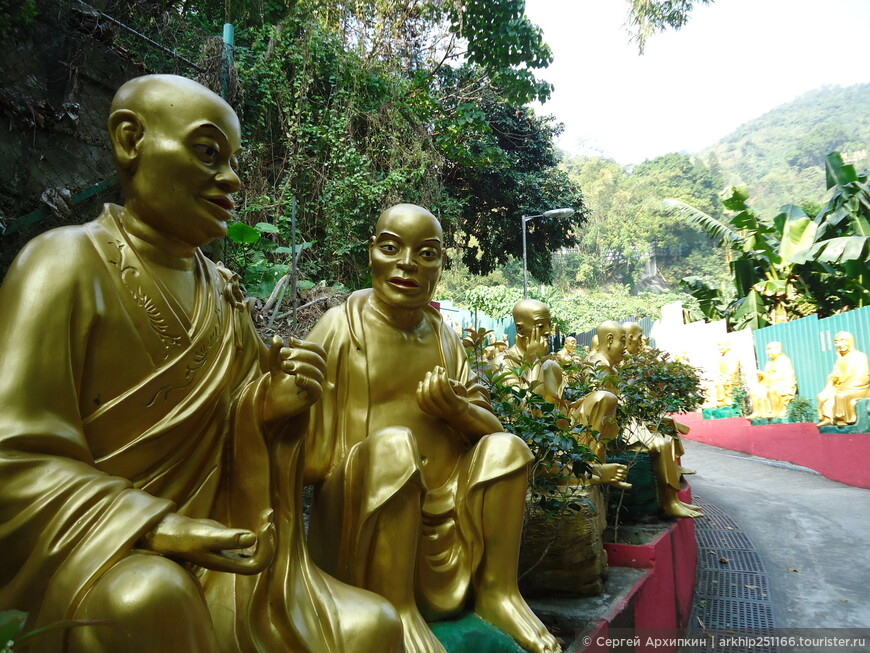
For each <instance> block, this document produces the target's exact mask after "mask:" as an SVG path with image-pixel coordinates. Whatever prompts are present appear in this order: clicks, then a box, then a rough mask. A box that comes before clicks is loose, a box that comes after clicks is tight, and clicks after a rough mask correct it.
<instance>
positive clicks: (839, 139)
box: [699, 83, 870, 215]
mask: <svg viewBox="0 0 870 653" xmlns="http://www.w3.org/2000/svg"><path fill="white" fill-rule="evenodd" d="M834 150H836V151H838V152H840V153H841V154H843V158H844V159H845V160H846V162H847V163H854V164H855V166H856V168H857V169H858V172H863V171H865V170H867V169H868V167H870V83H867V84H856V85H853V86H847V87H842V86H824V87H822V88H819V89H816V90H814V91H810V92H809V93H806V94H805V95H802V96H801V97H799V98H797V99H796V100H793V101H792V102H788V103H786V104H783V105H780V106H779V107H777V108H775V109H773V110H771V111H769V112H767V113H765V114H764V115H762V116H760V117H759V118H756V119H754V120H751V121H749V122H747V123H746V124H744V125H742V126H741V127H739V128H738V129H737V130H735V131H734V132H733V133H732V134H730V135H728V136H726V137H725V138H723V139H722V140H721V141H719V142H718V143H717V144H716V145H713V146H712V147H709V148H707V149H705V150H703V151H702V152H701V153H699V157H700V158H701V159H702V160H703V161H704V162H705V163H707V164H708V165H709V166H710V167H711V168H714V169H716V170H717V171H718V172H719V173H720V174H721V175H722V177H723V178H724V179H725V181H726V182H727V183H728V184H729V185H733V184H745V185H746V186H747V187H748V188H749V194H750V195H749V197H750V205H751V206H752V207H753V208H754V209H756V210H757V211H760V212H762V213H765V214H768V215H769V214H771V213H775V212H776V211H778V210H779V208H780V207H781V206H782V205H784V204H797V205H802V204H805V203H813V204H820V203H822V202H823V201H824V200H825V199H826V198H827V190H826V188H825V156H826V155H827V154H828V153H830V152H832V151H834Z"/></svg>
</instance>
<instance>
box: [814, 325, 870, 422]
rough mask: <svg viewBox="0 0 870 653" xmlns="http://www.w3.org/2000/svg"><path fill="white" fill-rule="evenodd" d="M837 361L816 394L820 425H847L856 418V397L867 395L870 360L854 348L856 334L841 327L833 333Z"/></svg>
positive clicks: (868, 393)
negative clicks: (826, 380)
mask: <svg viewBox="0 0 870 653" xmlns="http://www.w3.org/2000/svg"><path fill="white" fill-rule="evenodd" d="M834 346H835V347H836V348H837V362H836V363H834V369H833V370H832V371H831V373H830V374H829V375H828V385H827V386H825V389H824V390H822V391H821V392H820V393H819V395H818V396H817V397H816V400H817V401H818V403H819V416H820V417H821V420H820V421H819V426H828V425H832V424H833V425H834V426H847V425H849V424H854V423H855V422H857V421H858V414H857V412H856V406H857V404H858V400H859V399H863V398H865V397H870V364H868V362H867V354H865V353H864V352H862V351H858V350H857V349H855V337H854V336H853V335H852V334H851V333H849V332H848V331H840V332H839V333H838V334H837V335H836V336H835V337H834Z"/></svg>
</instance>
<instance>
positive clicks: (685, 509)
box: [662, 497, 704, 519]
mask: <svg viewBox="0 0 870 653" xmlns="http://www.w3.org/2000/svg"><path fill="white" fill-rule="evenodd" d="M662 512H664V513H665V514H666V515H667V516H668V517H689V518H690V519H695V518H696V517H703V516H704V513H703V512H701V510H700V509H699V508H698V506H692V505H691V504H687V503H683V502H682V501H680V500H679V499H677V498H676V497H674V499H673V500H671V501H668V502H666V503H665V505H663V506H662Z"/></svg>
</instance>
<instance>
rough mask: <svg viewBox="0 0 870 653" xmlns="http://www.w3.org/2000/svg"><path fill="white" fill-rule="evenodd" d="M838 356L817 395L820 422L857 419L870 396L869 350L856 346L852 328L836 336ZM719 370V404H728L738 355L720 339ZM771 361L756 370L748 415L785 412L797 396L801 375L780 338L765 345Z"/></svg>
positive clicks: (843, 423) (737, 381) (737, 378)
mask: <svg viewBox="0 0 870 653" xmlns="http://www.w3.org/2000/svg"><path fill="white" fill-rule="evenodd" d="M834 346H835V347H836V349H837V360H836V362H835V363H834V368H833V370H832V371H831V373H830V374H829V375H828V380H827V383H826V385H825V388H824V389H823V390H822V392H820V393H819V394H818V395H817V396H816V402H817V404H818V407H819V417H820V420H819V423H818V424H819V426H830V425H833V426H848V425H850V424H854V423H855V422H857V421H858V415H857V412H856V410H857V404H858V401H859V400H861V399H864V398H867V397H870V363H868V359H867V355H866V354H865V353H864V352H861V351H858V350H857V349H856V348H855V338H854V336H853V335H852V334H851V333H849V332H848V331H840V332H839V333H837V334H836V336H835V337H834ZM719 353H720V355H721V356H720V359H719V375H718V378H717V381H716V384H715V397H716V401H715V405H716V406H717V407H721V406H730V405H731V404H732V403H733V402H734V388H735V387H737V386H739V385H740V383H741V374H740V360H739V358H738V357H737V355H736V353H735V352H734V351H733V350H732V349H731V345H730V344H729V343H728V342H727V341H723V342H721V343H720V344H719ZM767 358H768V362H767V364H766V365H765V367H764V371H763V372H758V383H757V384H756V385H755V386H754V387H753V388H751V389H750V393H749V399H750V402H751V404H752V413H751V414H750V415H749V416H748V417H749V418H750V419H751V418H755V417H760V418H766V419H771V418H782V417H786V415H787V413H788V406H789V404H790V403H791V401H792V400H793V399H794V398H795V397H796V396H797V378H796V376H795V371H794V365H793V364H792V361H791V358H789V357H788V356H786V354H785V353H784V352H783V348H782V343H780V342H776V341H773V342H770V343H768V345H767Z"/></svg>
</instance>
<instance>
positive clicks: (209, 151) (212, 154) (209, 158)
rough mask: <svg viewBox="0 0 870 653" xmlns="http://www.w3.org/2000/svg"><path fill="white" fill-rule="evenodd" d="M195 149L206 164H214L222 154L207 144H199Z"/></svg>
mask: <svg viewBox="0 0 870 653" xmlns="http://www.w3.org/2000/svg"><path fill="white" fill-rule="evenodd" d="M193 148H194V149H195V150H196V151H197V153H198V154H199V158H200V159H202V160H203V161H205V162H206V163H214V162H215V160H217V156H218V154H220V152H219V151H218V150H217V149H216V148H214V147H212V146H211V145H206V144H205V143H197V144H196V145H194V146H193Z"/></svg>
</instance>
